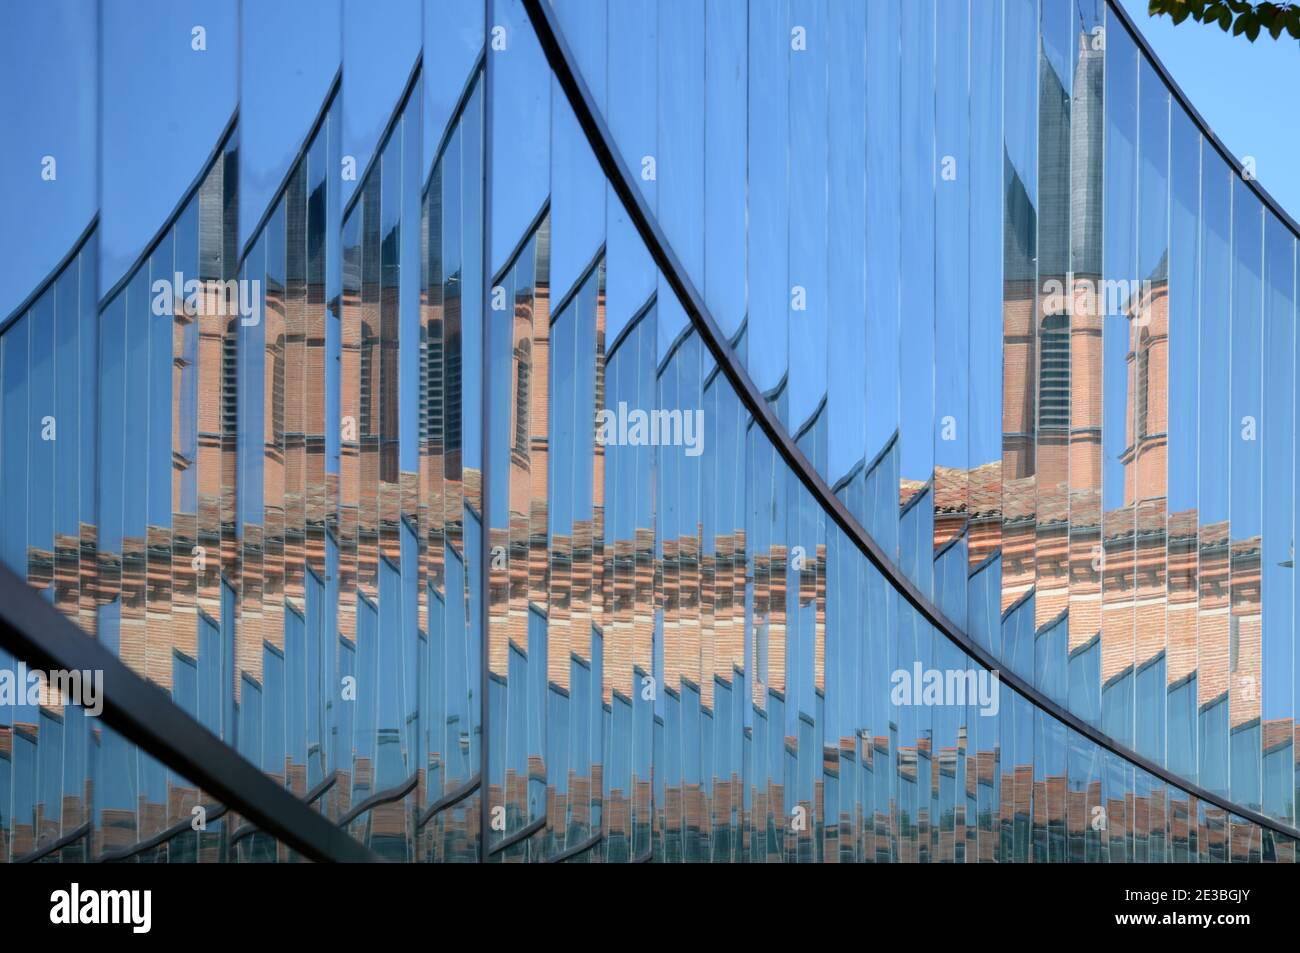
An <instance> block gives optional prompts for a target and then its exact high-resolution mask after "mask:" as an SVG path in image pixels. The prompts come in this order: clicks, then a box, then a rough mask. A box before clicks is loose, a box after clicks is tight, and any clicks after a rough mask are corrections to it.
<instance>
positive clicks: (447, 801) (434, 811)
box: [415, 774, 479, 831]
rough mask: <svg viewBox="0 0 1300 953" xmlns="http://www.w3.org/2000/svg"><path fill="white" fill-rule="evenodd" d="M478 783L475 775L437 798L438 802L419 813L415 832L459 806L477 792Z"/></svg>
mask: <svg viewBox="0 0 1300 953" xmlns="http://www.w3.org/2000/svg"><path fill="white" fill-rule="evenodd" d="M478 782H479V776H478V775H477V774H475V775H474V776H473V777H472V778H470V779H469V780H468V781H466V782H465V783H464V784H462V785H461V786H460V787H458V788H456V789H455V790H453V791H449V792H448V793H446V794H444V795H443V796H442V797H440V798H438V800H436V801H434V802H433V803H431V804H430V805H429V806H428V807H426V808H425V809H424V810H423V811H421V812H420V816H419V818H418V819H417V820H416V822H415V829H416V831H422V830H424V828H425V827H427V826H428V825H429V822H430V821H431V820H433V819H434V818H435V817H437V816H438V815H439V814H441V813H442V812H443V811H445V810H447V808H449V807H452V806H454V805H456V804H459V803H460V802H461V801H463V800H465V798H467V797H469V796H470V795H471V794H473V793H474V792H475V791H477V790H478V787H479V784H478Z"/></svg>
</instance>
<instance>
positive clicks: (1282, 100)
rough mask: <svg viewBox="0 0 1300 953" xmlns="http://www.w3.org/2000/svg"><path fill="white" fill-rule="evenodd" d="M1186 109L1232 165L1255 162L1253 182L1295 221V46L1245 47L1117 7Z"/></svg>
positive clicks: (1137, 3)
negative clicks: (1188, 104) (1228, 153)
mask: <svg viewBox="0 0 1300 953" xmlns="http://www.w3.org/2000/svg"><path fill="white" fill-rule="evenodd" d="M1121 2H1122V3H1123V6H1124V9H1125V10H1126V11H1127V12H1128V15H1129V17H1130V18H1131V19H1132V20H1133V22H1134V23H1135V24H1136V25H1137V28H1138V29H1139V30H1140V31H1141V32H1142V34H1143V35H1144V36H1145V37H1146V38H1147V42H1148V43H1150V44H1151V47H1152V49H1154V50H1155V53H1156V56H1158V57H1159V58H1160V61H1161V62H1162V63H1164V65H1165V68H1166V69H1167V70H1169V72H1170V74H1171V75H1172V76H1173V78H1174V81H1175V82H1176V83H1178V85H1179V86H1181V87H1182V89H1183V92H1184V93H1185V94H1186V95H1187V98H1188V99H1189V100H1191V102H1192V105H1193V106H1195V107H1196V109H1197V110H1198V111H1199V112H1200V114H1201V116H1202V117H1203V118H1204V119H1205V121H1206V123H1208V124H1209V126H1210V128H1211V129H1213V130H1214V132H1215V134H1216V135H1218V137H1219V139H1220V140H1222V142H1223V144H1224V145H1225V146H1227V147H1228V149H1229V150H1230V151H1231V152H1232V154H1233V155H1235V156H1236V157H1237V158H1238V159H1241V158H1243V157H1244V156H1253V157H1254V158H1255V174H1256V178H1258V180H1259V183H1260V184H1261V185H1263V186H1264V188H1265V189H1267V190H1268V191H1269V193H1270V194H1271V195H1272V196H1273V198H1275V199H1276V200H1277V201H1278V202H1279V203H1280V204H1281V205H1282V207H1283V208H1284V209H1285V210H1286V211H1287V212H1288V213H1289V214H1290V215H1291V217H1292V218H1296V219H1300V166H1297V162H1296V157H1297V155H1300V98H1297V92H1298V91H1300V41H1298V40H1292V39H1290V38H1288V36H1287V34H1285V33H1283V34H1282V37H1281V38H1280V39H1278V40H1274V39H1272V38H1271V37H1270V36H1269V35H1268V34H1267V33H1261V34H1260V36H1259V39H1257V40H1256V41H1255V42H1254V43H1251V42H1250V41H1249V40H1247V39H1246V38H1245V37H1244V36H1232V35H1231V33H1224V32H1223V31H1222V30H1220V29H1219V28H1218V27H1217V26H1205V25H1204V24H1201V23H1196V22H1195V21H1193V20H1191V19H1187V20H1184V21H1183V22H1182V24H1180V25H1179V26H1174V25H1173V21H1172V20H1170V19H1169V18H1168V17H1152V16H1149V15H1148V14H1147V0H1121Z"/></svg>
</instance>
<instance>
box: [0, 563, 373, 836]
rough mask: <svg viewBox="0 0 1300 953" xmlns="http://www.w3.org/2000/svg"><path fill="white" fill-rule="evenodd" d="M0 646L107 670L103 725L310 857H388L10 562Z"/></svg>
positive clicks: (31, 657) (41, 662) (25, 655)
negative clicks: (95, 634) (266, 770)
mask: <svg viewBox="0 0 1300 953" xmlns="http://www.w3.org/2000/svg"><path fill="white" fill-rule="evenodd" d="M0 645H3V646H4V647H5V648H6V649H8V650H9V651H10V652H12V653H13V654H14V655H15V656H16V657H18V658H20V659H23V660H25V661H26V662H28V663H29V664H31V665H33V666H40V667H42V668H46V669H50V670H64V671H80V672H96V673H102V674H103V698H102V699H101V701H102V703H103V712H102V714H101V715H100V717H101V718H102V720H103V722H104V724H106V725H108V726H109V727H111V728H113V729H114V730H115V731H118V732H120V733H121V734H122V735H123V736H124V737H126V738H127V739H128V740H130V741H132V742H134V743H136V744H138V745H139V746H140V747H141V748H142V749H143V750H144V751H146V752H148V753H149V754H150V755H152V756H153V757H155V758H157V759H158V760H159V761H161V762H162V763H163V764H164V765H166V766H167V767H169V768H171V769H172V770H173V771H175V772H176V773H177V774H179V775H181V776H182V777H184V778H185V779H186V780H188V781H189V782H190V783H191V784H193V785H195V786H196V787H198V788H199V789H201V790H203V791H206V792H208V793H209V794H210V795H212V796H213V797H214V798H215V799H216V800H217V801H219V802H220V803H222V804H225V805H226V806H227V808H229V809H231V810H234V811H238V812H239V813H240V814H241V815H243V816H244V817H247V818H249V819H250V820H252V821H253V822H254V823H256V824H257V825H258V826H259V827H261V828H262V829H263V830H265V831H266V832H267V833H269V834H271V835H273V836H274V837H276V838H277V839H279V840H281V841H283V842H284V843H285V844H287V845H288V846H290V847H292V848H293V849H294V850H296V851H298V852H299V853H301V854H303V855H304V856H306V857H308V858H310V859H312V860H316V861H377V860H380V859H382V858H380V857H379V856H378V855H377V854H375V853H373V852H372V851H370V850H369V849H367V848H366V847H364V846H362V845H361V844H358V843H357V842H356V841H354V840H353V839H352V838H350V837H348V836H347V835H346V834H345V833H343V832H342V831H340V830H339V829H338V828H336V827H334V826H333V825H332V824H330V823H329V821H328V820H326V819H325V818H324V817H322V816H321V815H320V814H318V813H316V812H315V811H313V810H311V809H309V808H308V807H306V806H305V805H303V804H302V803H301V802H300V801H299V800H298V799H297V798H295V797H294V796H293V795H292V794H291V793H290V792H289V791H288V790H287V789H285V788H283V787H281V786H280V785H278V784H276V783H275V782H274V781H272V780H271V779H270V778H269V777H267V776H266V775H264V774H263V773H262V772H261V771H259V770H258V769H257V768H256V767H255V766H254V765H253V764H252V763H251V762H249V761H248V760H246V759H245V758H243V757H242V756H241V755H239V754H238V753H236V752H235V750H234V749H233V748H231V747H230V746H229V745H227V744H226V743H225V742H223V741H222V740H221V739H220V738H218V737H217V736H216V735H214V734H212V732H210V731H208V729H207V728H205V727H204V726H203V725H202V724H200V723H199V722H198V721H196V720H195V719H194V718H193V717H191V716H190V715H189V714H188V713H187V712H185V711H184V710H183V709H181V708H179V707H178V706H177V705H176V704H175V703H173V702H172V700H171V698H169V697H168V696H167V694H166V693H165V692H163V690H162V689H160V688H159V687H158V686H156V685H154V684H152V683H151V682H148V681H146V680H145V679H143V678H141V677H140V676H139V675H137V674H136V673H135V672H133V671H132V670H131V669H130V668H128V667H127V665H126V664H125V663H124V662H123V661H122V660H121V659H119V658H118V657H117V656H116V655H114V654H113V653H112V652H110V651H108V649H106V648H105V647H104V646H103V644H102V643H100V642H99V641H97V640H95V639H92V638H91V637H90V636H88V635H86V633H84V632H82V631H81V629H79V628H77V626H76V625H74V624H73V623H72V622H71V620H69V619H68V618H67V617H66V616H64V615H63V613H61V612H59V611H58V610H57V609H55V608H54V607H53V606H52V605H50V604H49V603H48V602H46V601H45V600H44V599H43V598H41V596H40V595H39V594H38V593H37V592H36V590H35V589H33V588H32V587H30V586H29V585H27V583H26V582H25V581H24V580H23V579H21V578H20V577H19V576H18V575H17V574H15V573H14V571H13V570H12V569H10V568H9V567H8V566H0Z"/></svg>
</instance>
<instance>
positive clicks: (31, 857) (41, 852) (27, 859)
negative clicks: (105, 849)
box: [13, 821, 91, 864]
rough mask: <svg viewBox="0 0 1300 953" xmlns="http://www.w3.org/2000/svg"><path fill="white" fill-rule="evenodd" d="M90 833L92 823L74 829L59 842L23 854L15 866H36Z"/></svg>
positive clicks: (54, 841)
mask: <svg viewBox="0 0 1300 953" xmlns="http://www.w3.org/2000/svg"><path fill="white" fill-rule="evenodd" d="M90 831H91V827H90V821H86V822H85V823H84V824H80V825H78V826H77V827H74V828H73V829H72V830H70V831H68V832H67V833H66V834H64V835H63V836H61V837H59V838H58V839H57V840H52V841H50V842H49V843H48V844H44V845H42V846H40V847H38V848H36V849H35V850H34V851H32V852H31V853H30V854H23V856H21V857H15V858H14V861H13V862H14V863H15V864H34V863H36V861H38V860H40V859H41V858H43V857H48V856H50V854H53V853H54V852H56V851H60V850H63V848H65V847H69V846H71V845H72V844H75V843H76V842H77V841H79V840H81V839H82V838H83V837H85V836H86V835H87V834H89V833H90Z"/></svg>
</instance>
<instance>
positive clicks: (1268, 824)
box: [522, 0, 1300, 840]
mask: <svg viewBox="0 0 1300 953" xmlns="http://www.w3.org/2000/svg"><path fill="white" fill-rule="evenodd" d="M1109 2H1110V3H1111V5H1112V6H1117V4H1114V3H1113V0H1109ZM522 3H523V5H524V9H525V10H526V11H527V13H528V18H529V20H531V21H532V25H533V30H534V32H535V33H536V34H537V39H538V42H539V43H540V44H541V46H542V51H543V52H544V53H545V55H546V60H547V62H548V63H549V64H550V67H551V70H552V72H553V73H554V75H555V78H556V80H557V81H558V82H559V84H560V87H561V88H562V89H563V90H564V95H565V98H566V99H567V100H568V102H569V105H570V107H571V108H572V109H573V112H574V116H575V118H576V119H577V121H578V125H579V126H581V128H582V131H583V134H584V135H585V136H586V138H587V142H588V144H589V145H590V146H591V149H592V152H593V153H594V154H595V157H596V160H597V162H599V163H600V167H601V170H602V171H603V172H604V174H605V177H606V178H607V179H608V181H609V184H610V187H611V188H613V190H614V192H615V194H616V195H617V196H618V199H619V202H620V203H621V204H622V206H623V208H624V210H625V211H626V212H627V214H628V217H629V218H630V219H631V220H632V223H633V224H634V225H635V226H636V230H637V234H638V235H639V236H640V238H641V240H642V241H643V242H644V243H645V245H646V249H647V250H648V251H649V253H650V256H651V258H652V259H653V260H654V262H655V264H656V266H658V268H659V270H660V271H661V272H662V273H663V275H664V278H665V279H666V280H667V281H668V283H669V285H670V286H671V287H672V289H673V293H674V294H675V295H676V296H677V299H678V301H679V302H680V303H681V305H682V308H683V309H684V310H685V311H686V314H687V316H688V317H689V318H690V320H691V323H692V324H693V325H694V326H695V329H696V331H697V332H698V333H699V335H700V337H701V339H702V340H703V342H704V344H705V346H706V347H707V348H708V349H709V353H710V354H711V355H712V356H713V358H714V360H715V361H717V363H718V366H719V368H720V369H721V370H722V372H723V373H724V374H726V375H727V379H728V380H729V381H730V382H731V385H732V387H734V388H735V390H736V394H737V396H738V397H739V399H740V400H741V402H742V403H743V404H744V405H745V409H746V410H747V411H748V412H749V413H750V415H751V416H752V417H753V419H754V423H755V424H757V426H758V427H760V428H761V429H762V430H763V432H764V433H765V434H766V435H767V438H768V439H769V440H770V441H771V442H772V445H773V447H774V448H775V449H776V451H777V452H778V453H779V454H780V455H781V458H782V460H783V461H784V462H785V464H786V465H787V466H788V467H790V469H791V470H792V471H793V472H794V474H795V475H796V476H797V477H798V478H799V481H800V482H801V483H803V485H804V486H805V488H807V490H808V491H809V492H810V493H811V494H812V496H813V498H814V499H815V500H816V501H817V503H818V505H820V506H821V507H822V509H823V510H824V511H825V512H826V514H827V515H828V516H830V517H831V519H833V520H834V521H835V523H836V525H838V526H839V528H840V529H841V530H843V531H844V533H845V534H846V535H848V537H849V538H850V539H851V540H852V541H853V542H854V544H855V545H856V546H857V547H858V549H859V550H861V551H862V553H863V555H865V556H866V557H867V559H868V560H869V561H870V562H871V564H872V565H873V566H874V567H875V568H876V569H877V570H879V571H880V573H881V574H882V575H883V576H884V577H885V580H886V581H887V582H888V583H889V584H890V585H891V586H892V587H893V588H894V589H895V591H897V592H898V593H899V594H900V595H901V596H902V597H903V598H904V599H906V600H907V602H908V603H909V604H910V605H911V606H912V607H913V608H914V609H915V610H916V611H917V612H919V613H920V614H921V616H922V617H923V618H924V619H925V620H926V621H927V622H928V623H929V624H930V625H932V626H934V627H935V628H936V629H937V630H938V631H939V632H941V633H942V634H943V635H944V637H945V638H947V639H948V640H949V641H950V642H952V643H954V644H955V645H957V646H958V647H959V648H960V649H962V651H964V652H965V653H966V654H967V655H969V656H970V657H971V658H972V659H974V660H975V661H976V662H977V663H978V664H980V665H981V666H983V667H984V668H986V669H988V670H989V671H995V672H998V673H999V680H1000V681H1002V682H1004V683H1006V685H1007V686H1008V687H1010V688H1011V689H1012V690H1013V691H1014V692H1016V693H1017V694H1019V695H1021V696H1022V697H1024V698H1025V699H1026V700H1028V701H1029V702H1030V703H1031V704H1033V705H1034V706H1035V707H1037V708H1039V709H1041V710H1042V711H1044V712H1046V713H1047V714H1049V715H1051V716H1052V717H1054V718H1056V719H1057V721H1060V722H1063V723H1064V724H1065V725H1066V726H1067V727H1069V728H1071V729H1072V730H1074V731H1075V732H1077V733H1078V734H1080V735H1082V736H1084V737H1085V738H1087V739H1088V740H1090V741H1092V742H1093V743H1094V744H1096V745H1098V746H1100V747H1102V748H1105V749H1106V750H1108V751H1111V752H1113V753H1114V754H1117V755H1119V756H1120V757H1122V758H1124V759H1125V760H1127V761H1128V762H1129V763H1130V764H1132V765H1134V766H1136V767H1139V768H1141V769H1142V770H1143V771H1146V772H1147V773H1149V774H1151V775H1154V776H1155V777H1157V778H1159V779H1160V780H1162V781H1164V782H1165V783H1166V784H1169V785H1170V786H1171V787H1173V788H1175V789H1177V790H1179V791H1182V792H1183V793H1185V794H1187V795H1189V796H1191V797H1195V798H1197V799H1198V800H1201V801H1205V802H1207V803H1209V804H1213V805H1215V806H1216V807H1219V808H1222V809H1223V810H1225V811H1228V812H1230V813H1232V814H1235V815H1237V816H1238V817H1241V818H1243V819H1245V820H1248V821H1251V822H1252V823H1255V824H1258V825H1259V826H1261V827H1265V828H1268V829H1270V830H1273V831H1276V832H1278V833H1280V834H1284V835H1285V836H1287V837H1290V838H1294V839H1297V840H1300V829H1297V828H1295V827H1292V826H1290V825H1288V824H1285V823H1283V822H1281V821H1278V820H1276V819H1275V818H1271V817H1267V816H1265V815H1263V814H1261V813H1260V812H1258V811H1255V810H1251V809H1249V808H1247V807H1245V806H1243V805H1238V804H1233V803H1232V802H1231V801H1230V800H1228V799H1227V798H1225V797H1221V796H1220V795H1218V794H1215V793H1213V792H1211V791H1209V790H1207V789H1205V788H1202V787H1200V786H1199V785H1197V784H1194V783H1192V782H1190V781H1188V780H1187V779H1185V778H1181V777H1179V776H1178V775H1176V774H1174V773H1173V772H1171V771H1169V770H1168V769H1166V768H1165V767H1164V766H1162V765H1158V764H1156V763H1155V762H1154V761H1151V760H1150V759H1148V758H1146V757H1143V756H1142V755H1140V754H1138V753H1137V752H1136V751H1133V750H1131V749H1129V748H1128V747H1126V746H1125V745H1122V744H1120V743H1119V742H1118V741H1116V740H1115V739H1114V738H1111V737H1110V736H1109V735H1107V734H1104V733H1103V732H1101V731H1100V730H1098V729H1097V728H1095V727H1094V726H1092V725H1090V724H1088V723H1087V722H1085V721H1083V720H1082V719H1081V718H1079V717H1078V716H1077V715H1075V714H1074V713H1073V712H1071V711H1068V710H1066V709H1065V708H1063V707H1062V706H1060V705H1058V704H1057V703H1056V702H1054V701H1052V700H1051V699H1050V698H1048V697H1047V696H1046V695H1044V694H1042V693H1041V692H1039V691H1038V689H1036V688H1034V686H1033V685H1031V684H1030V683H1028V682H1026V681H1025V680H1024V679H1023V678H1021V677H1020V676H1019V675H1017V674H1016V673H1014V672H1012V671H1010V670H1008V669H1006V668H1004V667H1003V664H1002V662H1001V660H999V659H997V658H995V657H994V656H993V655H992V654H991V653H990V652H989V651H988V650H986V649H985V648H984V647H983V646H981V645H979V644H978V643H977V642H975V641H974V640H973V639H972V638H971V637H970V636H969V635H968V634H967V633H966V632H964V631H962V630H961V629H960V628H958V627H957V625H956V624H955V623H953V622H952V621H951V620H950V619H948V618H947V617H946V616H945V615H944V614H943V612H942V611H941V610H940V609H939V608H938V607H937V606H936V605H935V604H934V603H932V602H931V601H930V600H929V599H928V598H927V597H926V596H925V595H923V594H922V592H921V591H920V590H919V589H918V588H917V587H916V585H915V583H913V582H912V581H911V580H910V579H908V578H907V577H906V576H905V575H904V574H903V572H902V571H901V570H900V569H899V568H898V567H897V566H896V565H895V564H894V562H893V560H891V559H890V558H889V556H887V555H886V554H885V552H884V551H883V550H882V549H881V548H880V546H879V544H878V543H877V542H876V541H875V539H873V538H872V537H871V536H870V535H868V533H867V532H866V530H864V529H863V528H862V526H861V524H859V523H858V521H857V519H856V517H854V516H853V515H852V514H851V513H850V512H849V510H848V507H847V506H845V504H844V502H843V501H842V500H840V499H839V497H837V496H835V494H834V492H832V490H831V489H830V487H829V486H828V485H827V483H826V481H825V480H824V479H823V478H822V476H821V474H819V473H818V472H817V470H816V468H815V467H813V466H812V464H811V463H809V461H808V459H807V457H805V456H804V454H803V451H801V450H800V449H799V448H798V446H797V445H796V444H795V443H794V442H793V441H792V440H791V439H790V436H789V434H788V433H786V430H785V428H784V427H783V426H782V425H781V423H780V422H779V421H778V420H777V418H776V416H775V414H773V412H772V410H771V408H769V407H768V405H767V402H766V401H765V400H764V399H763V395H762V394H761V393H760V392H759V390H758V388H757V387H756V386H755V385H754V382H753V381H752V380H751V379H750V377H749V373H748V371H746V370H745V369H744V367H743V366H742V365H741V364H740V361H739V359H738V358H737V357H736V354H735V352H734V351H733V350H732V349H731V348H730V346H729V345H728V344H727V341H726V338H725V337H724V336H723V335H722V332H721V331H720V330H719V328H718V326H717V324H716V322H714V320H713V316H712V314H711V313H710V312H709V309H708V306H707V305H706V304H705V302H704V299H703V297H702V296H701V295H700V293H699V292H698V291H697V290H696V288H695V286H694V284H693V283H692V281H691V279H690V278H689V277H688V275H687V273H686V270H685V268H683V267H682V264H681V262H680V261H679V260H678V258H677V255H676V254H675V253H674V252H673V250H672V247H671V246H670V245H669V243H668V239H667V237H666V236H665V235H664V232H663V230H662V228H660V226H659V223H658V220H657V219H656V218H655V217H654V215H653V213H652V212H651V211H650V208H649V205H648V204H647V203H646V201H645V197H644V196H643V195H642V194H641V191H640V189H638V188H637V187H636V185H635V184H634V183H635V180H634V179H633V177H632V174H631V172H629V171H628V169H627V166H626V165H625V164H624V162H623V159H622V157H621V156H620V155H619V154H618V152H617V149H616V147H615V145H614V138H613V135H612V134H611V133H610V131H609V127H608V126H607V125H606V123H605V120H604V117H603V116H602V115H601V114H600V111H599V109H598V108H597V106H596V104H595V100H594V98H593V97H592V95H591V91H590V90H588V89H587V85H586V83H585V82H584V80H583V79H582V76H581V74H580V73H579V72H578V71H577V69H576V68H575V67H574V66H573V62H574V58H573V55H572V53H571V52H570V51H569V48H568V44H567V43H566V42H565V40H564V37H563V35H562V33H561V30H560V28H559V26H558V24H557V22H556V20H555V13H554V11H553V10H552V9H551V7H550V5H549V4H548V3H546V2H544V0H522ZM1252 184H1254V183H1252Z"/></svg>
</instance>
